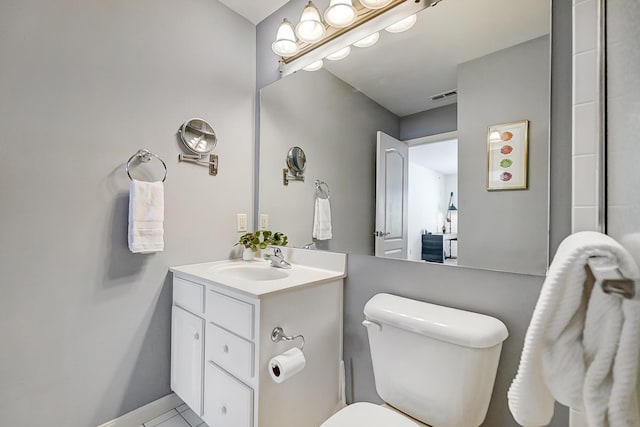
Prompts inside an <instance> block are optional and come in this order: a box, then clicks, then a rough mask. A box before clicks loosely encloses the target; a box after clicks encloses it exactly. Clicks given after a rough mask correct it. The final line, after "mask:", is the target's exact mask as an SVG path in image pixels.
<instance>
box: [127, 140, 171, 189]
mask: <svg viewBox="0 0 640 427" xmlns="http://www.w3.org/2000/svg"><path fill="white" fill-rule="evenodd" d="M152 157H155V158H156V159H158V160H160V162H161V163H162V166H164V177H163V178H162V182H164V181H165V180H166V179H167V172H168V170H167V164H166V163H165V162H164V160H162V159H161V158H160V157H158V156H157V155H156V154H153V153H152V152H151V151H149V150H147V149H146V148H142V149H140V150H138V152H137V153H135V154H134V155H133V156H131V157H129V160H127V167H126V170H127V175H128V176H129V179H130V180H131V181H133V177H132V176H131V172H130V171H129V168H130V167H131V162H132V161H133V159H138V161H140V162H142V163H148V162H150V161H151V158H152Z"/></svg>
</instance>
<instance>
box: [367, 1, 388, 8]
mask: <svg viewBox="0 0 640 427" xmlns="http://www.w3.org/2000/svg"><path fill="white" fill-rule="evenodd" d="M360 3H362V5H363V6H364V7H366V8H367V9H382V8H383V7H385V6H386V5H388V4H389V3H391V0H360Z"/></svg>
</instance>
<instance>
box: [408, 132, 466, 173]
mask: <svg viewBox="0 0 640 427" xmlns="http://www.w3.org/2000/svg"><path fill="white" fill-rule="evenodd" d="M409 161H410V162H411V163H417V164H419V165H421V166H423V167H425V168H428V169H431V170H433V171H436V172H439V173H441V174H443V175H457V174H458V140H457V139H452V140H449V141H442V142H434V143H431V144H422V145H416V146H413V147H409Z"/></svg>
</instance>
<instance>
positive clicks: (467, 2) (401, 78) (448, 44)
mask: <svg viewBox="0 0 640 427" xmlns="http://www.w3.org/2000/svg"><path fill="white" fill-rule="evenodd" d="M550 17H551V10H550V1H548V0H546V1H545V0H529V1H523V0H483V1H479V0H444V1H442V2H441V3H439V4H438V5H437V6H435V7H432V8H428V9H425V10H423V11H422V12H420V13H419V15H418V22H417V23H416V25H415V26H414V27H413V28H412V29H410V30H409V31H406V32H404V33H400V34H391V33H387V32H386V31H382V32H381V33H380V40H379V41H378V43H377V44H376V45H374V46H373V47H370V48H365V49H360V48H356V47H352V48H351V55H350V56H349V57H347V58H346V59H343V60H342V61H337V62H332V61H327V60H325V68H326V69H327V70H328V71H330V72H331V73H333V74H334V75H336V76H337V77H339V78H340V79H342V80H344V81H345V82H347V83H349V84H350V85H351V86H353V87H355V88H356V89H358V90H360V91H361V92H363V93H364V94H366V95H367V96H369V97H370V98H371V99H373V100H374V101H376V102H377V103H379V104H380V105H382V106H384V107H385V108H387V109H388V110H390V111H392V112H393V113H395V114H397V115H398V116H400V117H403V116H406V115H409V114H413V113H416V112H419V111H423V110H427V109H430V108H435V107H439V106H442V105H446V104H447V103H452V102H455V98H454V99H452V100H451V99H450V100H448V101H445V102H442V101H440V102H433V101H431V99H430V98H431V96H432V95H435V94H438V93H442V92H444V91H448V90H451V89H455V88H456V85H457V71H456V68H457V65H458V64H461V63H463V62H466V61H469V60H471V59H475V58H479V57H482V56H485V55H487V54H489V53H492V52H496V51H498V50H501V49H504V48H507V47H509V46H514V45H516V44H519V43H522V42H525V41H527V40H531V39H534V38H536V37H540V36H543V35H545V34H548V33H549V32H550Z"/></svg>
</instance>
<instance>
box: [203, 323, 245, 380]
mask: <svg viewBox="0 0 640 427" xmlns="http://www.w3.org/2000/svg"><path fill="white" fill-rule="evenodd" d="M206 347H207V350H206V359H207V360H208V361H212V362H214V363H215V364H216V365H218V366H220V367H221V368H223V369H225V370H226V371H228V372H229V373H231V374H233V375H235V376H236V377H238V378H240V379H241V380H243V381H246V382H251V381H252V379H253V343H251V342H249V341H247V340H244V339H242V338H240V337H237V336H236V335H234V334H232V333H230V332H227V331H225V330H224V329H222V328H219V327H217V326H215V325H213V324H211V323H209V324H207V342H206Z"/></svg>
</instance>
